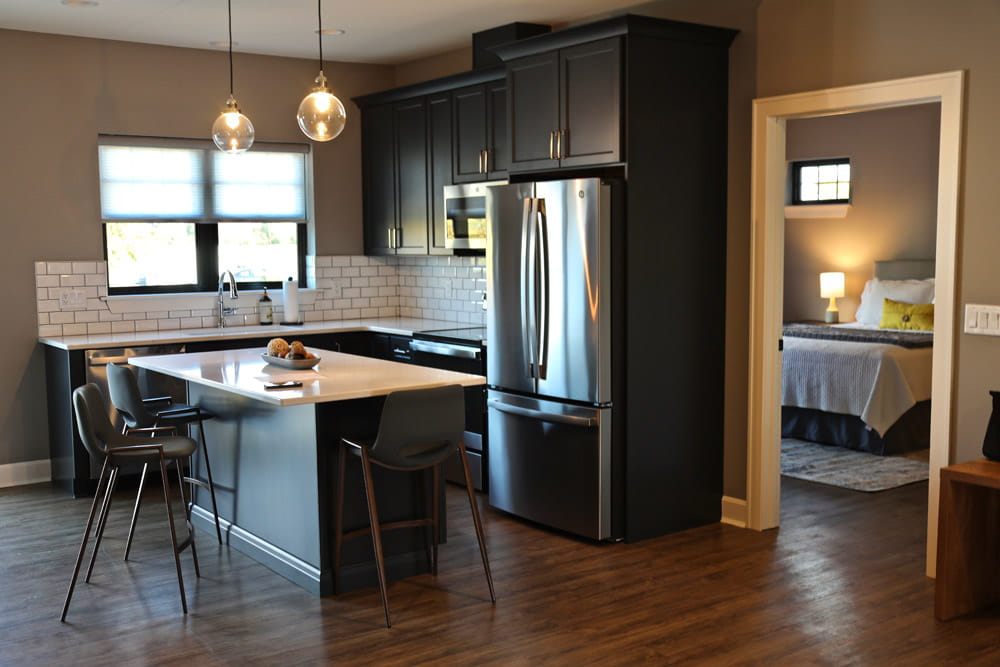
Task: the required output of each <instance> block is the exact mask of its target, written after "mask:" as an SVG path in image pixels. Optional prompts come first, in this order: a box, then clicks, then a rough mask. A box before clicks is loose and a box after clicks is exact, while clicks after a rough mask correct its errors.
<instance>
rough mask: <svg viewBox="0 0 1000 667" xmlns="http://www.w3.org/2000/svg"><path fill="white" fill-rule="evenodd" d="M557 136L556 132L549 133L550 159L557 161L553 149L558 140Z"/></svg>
mask: <svg viewBox="0 0 1000 667" xmlns="http://www.w3.org/2000/svg"><path fill="white" fill-rule="evenodd" d="M555 134H556V133H555V132H549V159H550V160H554V159H556V156H555V152H554V148H553V147H554V144H555V140H556V137H555Z"/></svg>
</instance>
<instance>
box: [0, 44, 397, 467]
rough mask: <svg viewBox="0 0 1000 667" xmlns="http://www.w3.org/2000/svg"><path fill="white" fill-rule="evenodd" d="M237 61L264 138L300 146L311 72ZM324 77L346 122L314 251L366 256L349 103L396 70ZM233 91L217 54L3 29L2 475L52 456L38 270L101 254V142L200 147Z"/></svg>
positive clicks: (240, 85) (327, 153)
mask: <svg viewBox="0 0 1000 667" xmlns="http://www.w3.org/2000/svg"><path fill="white" fill-rule="evenodd" d="M235 63H236V96H237V100H238V101H239V103H240V105H241V107H242V109H243V111H244V112H245V113H246V114H247V115H248V116H249V117H250V119H251V120H252V121H253V123H254V126H255V128H256V131H257V138H258V140H260V141H267V140H270V141H296V142H305V137H304V136H303V135H302V134H301V133H300V132H299V130H298V126H297V125H296V123H295V110H296V108H297V107H298V103H299V100H300V99H301V98H302V97H303V96H304V95H305V94H306V92H308V90H309V88H310V87H311V85H312V80H313V78H314V77H315V76H316V71H315V67H316V65H315V61H310V60H298V59H291V58H274V57H266V56H249V55H242V54H236V58H235ZM325 69H326V74H327V77H328V78H329V79H330V83H331V85H332V87H333V88H334V90H335V92H336V93H337V94H338V95H339V96H340V97H341V98H342V99H343V100H344V101H345V104H347V108H348V125H347V129H345V131H344V133H343V134H342V135H341V136H340V137H339V138H338V139H337V140H336V141H334V142H331V143H329V144H323V145H317V146H316V147H315V159H314V165H315V177H316V223H317V224H316V233H315V235H314V239H313V243H314V248H315V250H317V251H318V252H319V254H324V255H333V254H347V253H355V254H360V253H361V252H362V251H363V248H362V236H361V173H360V171H361V170H360V151H361V148H360V146H361V142H360V127H359V124H358V123H357V119H358V112H357V108H356V107H355V106H354V105H353V104H352V103H350V102H349V98H350V97H351V96H354V95H359V94H363V93H368V92H373V91H375V90H379V89H383V88H388V87H391V86H392V84H393V72H392V68H389V67H382V66H373V65H356V64H351V65H344V64H339V63H327V65H326V68H325ZM227 85H228V70H227V62H226V56H225V53H224V52H219V51H207V50H205V51H202V50H194V49H176V48H168V47H159V46H147V45H139V44H131V43H125V42H110V41H102V40H93V39H83V38H75V37H61V36H54V35H43V34H37V33H28V32H16V31H9V30H0V91H2V98H0V99H2V100H3V101H2V103H0V121H2V122H0V146H2V147H3V154H2V157H0V224H2V229H3V230H4V236H3V242H2V243H0V277H2V280H0V285H3V301H4V305H5V312H6V317H5V324H4V336H3V340H4V341H5V344H4V353H3V354H2V355H0V377H3V378H4V382H3V384H2V386H0V465H3V464H7V463H16V462H22V461H31V460H37V459H46V458H48V432H47V425H46V410H45V382H44V363H43V360H42V353H41V350H40V347H39V346H38V345H37V342H36V341H37V331H38V329H37V323H36V321H35V320H36V317H35V311H34V309H35V306H34V303H35V284H34V275H33V265H32V263H33V262H34V261H35V260H40V259H77V260H85V259H91V260H92V259H99V258H101V257H102V256H103V249H102V242H101V230H100V226H99V224H98V221H99V215H100V212H99V200H98V185H97V135H98V134H100V133H117V134H137V135H152V136H166V137H206V138H207V137H209V131H210V128H211V125H212V121H213V120H214V119H215V117H216V115H218V113H219V111H220V110H221V108H222V105H223V104H224V103H225V101H226V96H227V94H228V89H227ZM352 121H354V122H352Z"/></svg>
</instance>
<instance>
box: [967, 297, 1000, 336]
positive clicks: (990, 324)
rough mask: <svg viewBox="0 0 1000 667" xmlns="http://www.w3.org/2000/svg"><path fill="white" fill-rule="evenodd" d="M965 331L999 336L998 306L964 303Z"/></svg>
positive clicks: (999, 313)
mask: <svg viewBox="0 0 1000 667" xmlns="http://www.w3.org/2000/svg"><path fill="white" fill-rule="evenodd" d="M965 333H967V334H977V335H980V336H1000V306H992V305H987V304H981V303H967V304H965Z"/></svg>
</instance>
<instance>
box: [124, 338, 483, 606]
mask: <svg viewBox="0 0 1000 667" xmlns="http://www.w3.org/2000/svg"><path fill="white" fill-rule="evenodd" d="M313 351H314V352H315V353H316V354H317V355H318V356H320V357H321V358H322V361H321V362H320V365H319V366H318V367H316V368H315V369H313V370H311V371H292V372H291V374H292V375H294V376H295V379H300V380H301V381H302V382H303V386H302V388H301V389H281V390H276V391H267V390H265V389H264V388H263V385H264V382H265V381H267V380H268V379H269V378H270V379H272V380H278V379H287V377H288V376H289V373H290V372H289V371H287V370H284V369H276V368H274V367H271V366H267V365H265V364H264V363H263V361H261V359H260V353H259V350H256V349H255V350H229V351H222V352H203V353H196V354H180V355H168V356H159V357H136V358H133V359H132V360H131V363H132V364H134V365H136V366H139V367H142V368H146V369H148V370H151V371H155V372H159V373H165V374H168V375H171V376H174V377H178V378H181V379H184V380H186V381H187V385H188V400H189V402H190V403H192V404H195V405H199V406H201V407H202V408H204V409H206V410H208V411H209V412H211V413H212V414H213V415H214V419H210V420H207V421H206V422H204V424H205V436H206V441H207V445H208V450H209V455H210V460H211V464H212V475H213V477H214V480H215V492H216V498H217V501H218V508H219V519H220V523H221V525H222V527H223V534H224V536H225V537H224V539H225V540H226V541H227V542H228V544H229V545H231V546H232V547H234V548H235V549H237V550H238V551H241V552H243V553H245V554H247V555H248V556H250V557H251V558H253V559H254V560H256V561H258V562H259V563H261V564H263V565H265V566H267V567H268V568H270V569H271V570H273V571H275V572H277V573H278V574H281V575H282V576H284V577H285V578H287V579H289V580H290V581H292V582H294V583H296V584H298V585H299V586H301V587H302V588H305V589H306V590H308V591H310V592H312V593H314V594H316V595H329V594H332V593H337V592H343V591H349V590H354V589H358V588H363V587H368V586H374V585H376V584H377V581H378V580H377V574H376V568H375V562H374V552H373V549H372V545H371V541H370V540H365V539H356V540H348V541H347V542H345V543H344V547H343V554H342V557H341V572H340V590H334V580H335V577H334V570H333V564H334V557H335V552H334V549H335V533H336V531H335V529H334V508H335V506H336V500H337V496H336V494H337V491H338V488H337V480H338V474H337V473H338V471H337V461H338V457H337V448H338V446H339V441H340V437H341V435H350V436H353V437H355V438H356V437H365V436H369V435H371V436H373V435H374V434H375V432H376V431H377V429H378V421H379V416H380V414H381V410H382V405H383V403H384V402H385V396H386V395H387V394H388V393H390V392H391V391H397V390H404V389H416V388H423V387H429V386H441V385H446V384H461V385H464V386H471V385H477V384H482V383H483V382H484V381H485V380H484V378H482V377H481V376H477V375H470V374H466V373H453V372H450V371H443V370H438V369H430V368H423V367H416V366H412V365H406V364H398V363H395V362H391V361H383V360H378V359H370V358H365V357H359V356H355V355H349V354H340V353H337V352H332V351H327V350H316V349H314V350H313ZM194 466H195V468H196V471H197V472H198V474H199V476H200V477H202V478H204V477H205V475H204V470H203V466H204V460H203V459H202V458H201V457H198V456H196V460H195V462H194ZM345 473H346V474H345V476H344V489H343V492H344V529H345V530H348V531H349V530H353V529H357V528H364V527H367V526H368V525H369V518H368V510H367V506H366V502H365V491H364V483H363V481H362V474H361V462H360V459H358V458H356V457H353V456H349V457H347V469H346V471H345ZM373 474H374V476H375V488H376V489H377V490H378V491H377V493H378V496H377V502H378V511H379V518H380V519H381V520H382V521H383V522H388V521H397V520H406V519H410V518H422V517H425V516H429V515H430V512H431V495H430V494H431V471H430V470H423V471H418V472H400V471H394V470H385V469H381V468H378V467H376V468H375V470H373ZM441 507H442V516H441V519H442V520H441V526H440V531H439V535H438V537H437V539H438V540H439V541H443V539H444V536H445V535H446V531H445V521H444V519H445V517H444V512H443V509H444V503H443V502H442V504H441ZM192 521H193V523H194V524H195V526H197V527H198V528H200V529H202V530H203V531H205V532H206V533H207V534H210V535H213V536H214V534H215V524H214V520H213V517H212V513H211V500H210V498H209V495H208V493H207V492H206V491H204V490H202V489H197V493H196V495H195V505H194V508H193V510H192ZM429 532H430V531H429V530H427V529H426V528H404V529H399V530H393V531H390V532H387V533H385V534H384V535H383V538H382V542H383V549H384V552H385V564H386V575H387V577H388V578H389V579H400V578H404V577H409V576H412V575H414V574H420V573H424V572H429V571H430V556H429V552H428V551H429V549H430V546H431V545H430V544H429V541H430V535H429ZM213 539H214V537H213Z"/></svg>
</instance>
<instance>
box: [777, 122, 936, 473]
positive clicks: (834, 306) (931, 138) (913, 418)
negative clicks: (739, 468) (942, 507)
mask: <svg viewBox="0 0 1000 667" xmlns="http://www.w3.org/2000/svg"><path fill="white" fill-rule="evenodd" d="M940 116H941V105H940V104H939V103H937V102H934V103H928V104H915V105H909V106H901V107H892V108H888V109H877V110H872V111H862V112H857V113H851V114H840V115H835V116H824V117H819V118H799V119H790V120H789V121H788V122H787V124H786V127H785V158H786V161H787V163H788V165H789V177H788V186H787V187H788V192H787V194H786V201H787V202H788V204H787V205H786V206H785V208H784V218H785V221H784V286H783V295H782V312H783V317H782V319H783V330H782V336H783V341H784V350H783V354H782V385H781V445H780V446H781V473H782V478H783V481H784V480H787V479H789V478H795V479H800V480H805V481H807V482H810V483H819V484H827V485H830V486H835V487H840V488H845V489H850V490H852V491H853V492H857V493H874V492H880V491H886V490H889V489H893V488H898V487H900V486H904V485H906V484H912V483H917V482H921V481H925V480H927V478H928V458H929V450H930V398H931V371H932V362H933V360H932V349H931V346H932V343H933V307H934V306H933V300H934V272H935V268H934V254H935V242H936V236H937V182H938V138H939V136H940ZM831 201H832V202H833V203H830V202H831ZM885 299H888V300H889V301H885ZM886 304H888V305H886ZM904 318H905V321H904Z"/></svg>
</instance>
